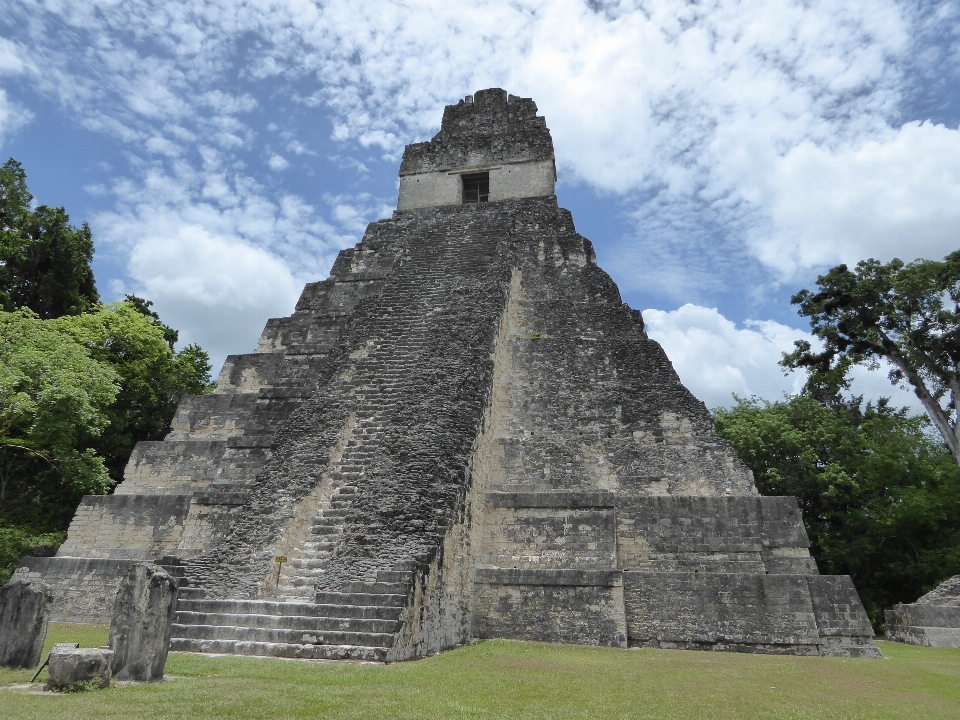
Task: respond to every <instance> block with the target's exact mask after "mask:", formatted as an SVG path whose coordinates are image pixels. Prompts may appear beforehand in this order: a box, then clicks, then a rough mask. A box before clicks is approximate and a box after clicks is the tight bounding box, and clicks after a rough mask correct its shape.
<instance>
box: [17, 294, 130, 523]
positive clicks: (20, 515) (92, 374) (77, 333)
mask: <svg viewBox="0 0 960 720" xmlns="http://www.w3.org/2000/svg"><path fill="white" fill-rule="evenodd" d="M68 320H75V318H69V319H68ZM66 324H67V323H66V322H65V321H64V320H53V321H50V320H43V319H41V318H40V317H38V316H37V315H36V313H34V312H33V311H31V310H28V309H21V310H18V311H17V312H13V313H6V312H0V519H2V520H4V521H6V522H9V523H13V524H17V525H29V526H36V525H45V524H46V523H47V522H48V521H49V519H50V515H51V504H52V505H57V504H59V501H58V499H57V498H56V496H58V495H62V494H67V495H69V496H70V497H71V498H75V501H76V502H78V501H79V498H80V496H82V495H84V494H103V493H105V492H107V491H108V490H109V489H110V487H111V486H112V482H111V480H110V476H109V474H108V472H107V468H106V466H105V465H104V462H103V459H102V458H101V457H99V456H97V454H96V452H95V451H94V450H93V449H92V448H91V447H90V444H91V442H92V441H93V440H94V439H95V438H96V437H97V436H99V435H100V434H101V433H102V432H103V430H104V429H105V428H106V427H107V426H108V424H109V417H108V408H109V407H110V405H111V404H112V403H113V402H114V399H115V398H116V395H117V392H118V391H119V390H120V386H119V384H118V381H119V375H118V373H117V372H116V371H115V370H114V369H113V368H112V367H110V365H109V364H107V363H104V362H101V361H98V360H96V359H94V358H92V357H91V356H90V353H89V349H88V345H89V344H90V343H92V342H95V341H96V338H95V337H93V336H92V335H91V334H90V333H89V332H87V331H86V329H85V328H82V327H72V328H69V331H66V330H67V329H66V328H65V327H64V326H65V325H66ZM51 495H52V496H53V497H54V499H53V502H52V503H51ZM74 506H75V502H74Z"/></svg>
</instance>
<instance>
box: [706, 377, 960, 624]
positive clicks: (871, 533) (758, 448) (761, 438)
mask: <svg viewBox="0 0 960 720" xmlns="http://www.w3.org/2000/svg"><path fill="white" fill-rule="evenodd" d="M736 400H737V404H736V406H734V407H733V408H732V409H730V410H723V409H721V410H716V411H715V412H714V418H715V423H716V428H717V432H718V433H719V434H720V435H721V436H722V437H724V438H726V440H727V441H728V442H730V444H731V445H732V446H733V449H734V451H735V452H736V454H737V456H738V457H739V458H740V460H741V461H742V462H743V463H744V464H745V465H746V466H747V467H748V468H750V469H751V470H752V471H753V474H754V477H755V478H756V482H757V488H758V490H759V491H760V493H761V494H763V495H794V496H796V497H797V499H798V501H799V504H800V509H801V510H802V512H803V518H804V524H805V525H806V528H807V534H808V535H809V537H810V545H811V547H810V552H811V554H812V555H813V557H814V558H815V559H816V561H817V565H818V566H819V568H820V572H821V573H824V574H838V575H850V576H851V578H852V579H853V582H854V585H855V586H856V588H857V590H858V592H859V593H860V597H861V599H862V600H863V603H864V606H865V608H866V610H867V613H868V614H869V615H870V619H871V621H872V622H873V624H874V627H876V628H879V627H880V626H881V625H882V622H883V610H884V609H886V608H889V607H890V606H891V605H893V604H894V603H897V602H913V601H914V600H916V599H917V598H918V597H919V596H920V595H922V594H923V593H925V592H926V591H928V590H930V589H932V588H933V587H935V586H936V585H937V584H938V583H939V582H941V581H942V580H944V579H945V578H947V577H950V576H951V575H955V574H957V573H960V470H958V468H957V465H956V463H955V462H954V459H953V456H952V454H951V453H950V451H949V450H948V449H947V448H946V447H945V446H944V444H943V443H942V442H941V441H940V439H939V437H938V436H937V435H936V434H935V433H933V432H932V431H931V428H930V423H929V421H928V419H927V418H926V417H924V416H916V417H910V416H908V415H907V413H906V411H905V410H895V409H893V408H891V407H889V406H888V404H887V403H886V402H881V403H878V404H877V405H872V404H869V403H868V404H866V405H864V404H863V402H862V399H859V398H857V399H854V400H851V401H848V402H838V401H834V402H831V403H830V404H824V403H823V402H821V401H819V400H818V399H816V398H814V397H811V396H809V395H801V396H798V397H792V398H788V399H785V400H783V401H780V402H775V403H770V402H764V401H762V400H758V399H756V398H751V399H744V398H736Z"/></svg>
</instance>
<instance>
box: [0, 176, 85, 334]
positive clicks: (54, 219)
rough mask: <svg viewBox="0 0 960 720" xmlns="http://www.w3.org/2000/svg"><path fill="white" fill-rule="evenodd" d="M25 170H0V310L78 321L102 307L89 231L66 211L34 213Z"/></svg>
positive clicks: (39, 209) (44, 208)
mask: <svg viewBox="0 0 960 720" xmlns="http://www.w3.org/2000/svg"><path fill="white" fill-rule="evenodd" d="M31 200H33V196H32V195H31V194H30V192H29V191H28V190H27V178H26V173H25V172H24V170H23V167H22V166H21V165H20V163H18V162H17V161H16V160H14V159H13V158H11V159H9V160H7V162H5V163H4V164H3V166H2V167H0V309H4V310H7V311H11V310H15V309H16V308H19V307H27V308H30V309H31V310H33V311H34V312H35V313H37V314H38V315H39V316H40V317H42V318H46V319H49V318H57V317H60V316H61V315H78V314H80V313H82V312H86V311H88V310H90V309H91V308H93V307H94V306H95V305H96V304H97V302H98V301H99V299H100V298H99V295H98V294H97V288H96V285H95V283H94V278H93V270H92V269H91V268H90V262H91V260H92V259H93V239H92V238H91V235H90V227H89V226H88V225H87V224H86V223H84V224H83V225H81V226H80V227H79V228H77V227H74V226H72V225H71V224H70V218H69V216H68V215H67V213H66V211H65V210H64V209H63V208H62V207H59V208H51V207H48V206H46V205H40V206H39V207H37V208H36V209H35V210H31V209H30V201H31Z"/></svg>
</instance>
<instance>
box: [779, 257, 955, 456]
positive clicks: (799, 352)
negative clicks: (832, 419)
mask: <svg viewBox="0 0 960 720" xmlns="http://www.w3.org/2000/svg"><path fill="white" fill-rule="evenodd" d="M817 286H818V288H819V289H818V291H817V292H815V293H814V292H811V291H810V290H801V291H800V292H799V293H797V294H796V295H795V296H794V297H793V298H792V300H791V302H792V303H793V304H795V305H799V307H800V310H799V312H800V315H802V316H804V317H808V318H810V325H811V328H812V332H813V334H814V335H815V336H816V337H817V338H819V339H820V340H821V341H822V342H823V350H821V351H819V352H818V351H815V350H814V349H813V348H812V346H811V344H810V343H809V342H807V341H805V340H801V341H797V342H796V343H795V348H794V351H793V352H792V353H789V354H784V358H783V361H782V363H781V364H782V365H783V366H784V367H787V368H805V369H806V370H807V371H808V380H807V385H806V388H805V392H806V393H807V394H810V395H812V396H814V397H818V398H819V399H821V400H823V401H825V402H830V399H831V397H834V398H835V397H836V396H838V394H839V392H840V391H841V390H843V389H845V388H847V387H849V383H850V381H849V376H848V371H849V369H850V367H851V366H853V365H868V366H877V365H878V364H879V361H880V360H881V359H883V360H887V361H889V363H890V364H891V366H892V368H893V369H892V370H891V371H890V381H891V382H892V383H894V384H896V385H908V386H910V387H911V388H912V389H913V391H914V393H915V394H916V396H917V397H918V398H919V399H920V402H921V403H922V404H923V407H924V409H925V410H926V412H927V415H928V416H929V417H930V420H931V421H932V422H933V425H934V427H936V429H937V431H938V432H939V433H940V435H941V437H942V438H943V441H944V442H945V443H946V445H947V447H948V448H949V449H950V452H951V453H952V454H953V457H954V459H955V461H956V462H957V463H958V465H960V426H958V422H957V421H958V414H957V403H958V402H960V251H957V252H953V253H951V254H949V255H947V256H946V258H944V259H943V260H942V261H932V260H917V261H915V262H912V263H909V264H907V263H904V262H903V261H901V260H896V259H895V260H892V261H891V262H889V263H881V262H879V261H877V260H864V261H862V262H860V263H858V264H857V266H856V269H855V270H850V269H849V268H848V267H847V266H846V265H838V266H837V267H835V268H833V269H831V270H830V271H829V272H828V273H827V274H826V275H821V276H820V277H818V278H817Z"/></svg>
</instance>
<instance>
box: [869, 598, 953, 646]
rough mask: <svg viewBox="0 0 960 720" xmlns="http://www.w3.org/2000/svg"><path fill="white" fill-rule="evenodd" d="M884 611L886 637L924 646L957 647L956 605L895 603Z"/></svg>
mask: <svg viewBox="0 0 960 720" xmlns="http://www.w3.org/2000/svg"><path fill="white" fill-rule="evenodd" d="M884 614H885V615H886V621H887V623H886V624H887V627H886V637H887V640H892V641H894V642H902V643H907V644H908V645H922V646H924V647H949V648H960V608H957V607H951V606H937V605H918V604H910V605H905V604H898V605H894V606H893V608H891V609H890V610H887V611H886V612H885V613H884Z"/></svg>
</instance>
